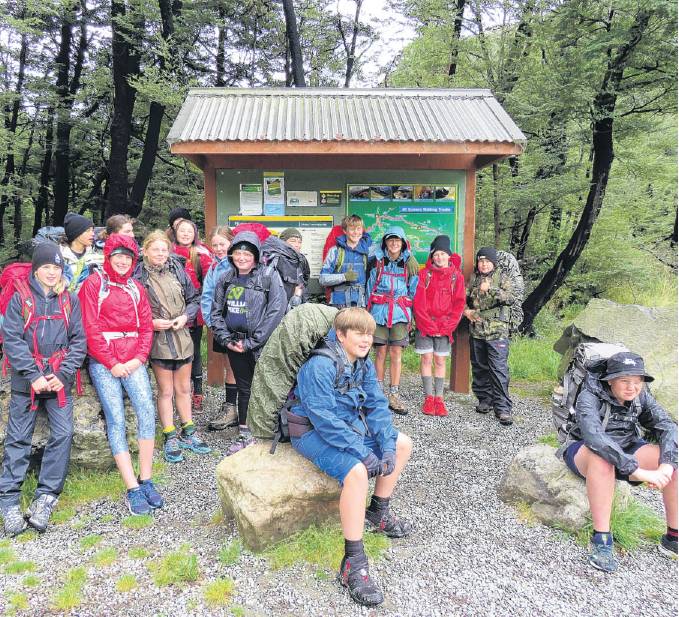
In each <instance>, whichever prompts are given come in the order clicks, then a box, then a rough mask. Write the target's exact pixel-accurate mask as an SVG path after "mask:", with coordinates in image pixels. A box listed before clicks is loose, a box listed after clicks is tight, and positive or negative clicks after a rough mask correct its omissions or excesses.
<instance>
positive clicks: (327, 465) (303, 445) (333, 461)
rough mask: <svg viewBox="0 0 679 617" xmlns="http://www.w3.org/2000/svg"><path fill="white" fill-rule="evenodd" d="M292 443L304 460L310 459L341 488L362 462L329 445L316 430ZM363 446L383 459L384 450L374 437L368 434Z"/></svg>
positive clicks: (293, 440)
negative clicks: (352, 471)
mask: <svg viewBox="0 0 679 617" xmlns="http://www.w3.org/2000/svg"><path fill="white" fill-rule="evenodd" d="M291 442H292V447H293V448H295V450H297V452H299V453H300V454H301V455H302V456H303V457H304V458H308V459H309V460H310V461H311V462H312V463H313V464H314V465H316V467H318V468H319V469H320V470H321V471H323V472H325V473H327V474H328V475H329V476H330V477H332V478H335V480H337V481H338V482H339V483H340V486H341V485H342V484H344V478H346V477H347V474H348V473H349V472H350V471H351V470H352V469H353V468H354V467H355V466H356V464H357V463H361V462H362V461H360V460H359V459H357V458H356V457H355V456H352V455H351V454H349V453H348V452H346V451H344V450H340V449H339V448H336V447H335V446H331V445H330V444H328V442H327V441H324V440H323V439H322V438H321V436H320V435H319V434H318V431H316V430H311V431H309V432H308V433H304V435H302V436H301V437H299V438H294V437H293V438H292V439H291ZM363 445H365V446H367V447H368V448H370V450H372V452H373V453H374V454H375V456H376V457H377V458H378V459H381V458H382V450H380V447H379V446H378V445H377V442H376V441H375V439H374V437H373V436H372V435H370V434H368V435H366V436H365V438H364V439H363Z"/></svg>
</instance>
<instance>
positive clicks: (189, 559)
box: [148, 544, 200, 587]
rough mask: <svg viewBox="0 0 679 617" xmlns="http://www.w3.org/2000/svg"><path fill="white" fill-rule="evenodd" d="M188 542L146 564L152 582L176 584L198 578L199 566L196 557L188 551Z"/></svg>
mask: <svg viewBox="0 0 679 617" xmlns="http://www.w3.org/2000/svg"><path fill="white" fill-rule="evenodd" d="M190 551H191V548H190V546H189V545H188V544H183V545H182V546H180V547H179V549H178V550H176V551H173V552H171V553H168V554H167V555H165V557H163V558H161V559H159V560H157V561H154V562H152V563H150V564H149V565H148V568H149V571H150V572H151V575H152V577H153V582H154V583H155V584H156V585H157V586H158V587H166V586H168V585H177V584H181V583H186V582H193V581H196V580H198V577H199V576H200V568H199V567H198V558H197V557H196V556H195V555H194V554H193V553H191V552H190Z"/></svg>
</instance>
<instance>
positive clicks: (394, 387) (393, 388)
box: [389, 384, 398, 394]
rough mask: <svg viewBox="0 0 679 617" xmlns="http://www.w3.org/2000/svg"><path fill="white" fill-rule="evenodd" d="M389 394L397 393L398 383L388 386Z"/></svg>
mask: <svg viewBox="0 0 679 617" xmlns="http://www.w3.org/2000/svg"><path fill="white" fill-rule="evenodd" d="M389 394H398V384H396V385H395V386H389Z"/></svg>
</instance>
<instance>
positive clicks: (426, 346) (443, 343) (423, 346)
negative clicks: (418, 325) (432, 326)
mask: <svg viewBox="0 0 679 617" xmlns="http://www.w3.org/2000/svg"><path fill="white" fill-rule="evenodd" d="M415 353H418V354H425V353H433V354H434V355H435V356H449V355H450V339H449V338H448V337H447V336H427V335H426V334H422V333H421V332H420V331H419V330H417V332H415Z"/></svg>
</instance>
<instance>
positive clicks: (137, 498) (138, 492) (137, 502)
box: [125, 486, 152, 516]
mask: <svg viewBox="0 0 679 617" xmlns="http://www.w3.org/2000/svg"><path fill="white" fill-rule="evenodd" d="M125 503H126V504H127V509H128V510H129V511H130V514H135V515H137V516H140V515H142V514H149V513H150V512H151V510H152V508H151V504H150V503H149V502H148V501H146V496H145V495H144V491H143V490H142V488H141V486H138V487H137V488H131V489H129V490H128V491H127V493H126V495H125Z"/></svg>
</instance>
